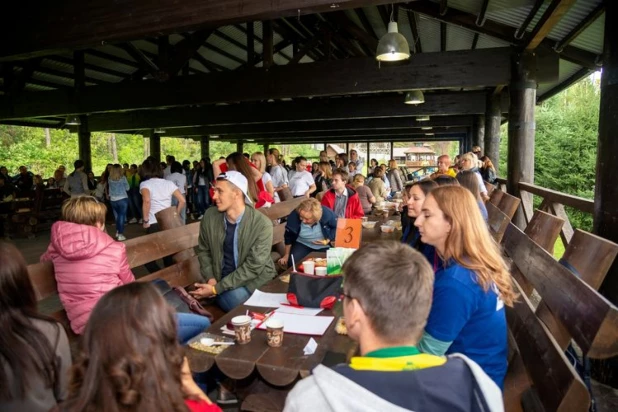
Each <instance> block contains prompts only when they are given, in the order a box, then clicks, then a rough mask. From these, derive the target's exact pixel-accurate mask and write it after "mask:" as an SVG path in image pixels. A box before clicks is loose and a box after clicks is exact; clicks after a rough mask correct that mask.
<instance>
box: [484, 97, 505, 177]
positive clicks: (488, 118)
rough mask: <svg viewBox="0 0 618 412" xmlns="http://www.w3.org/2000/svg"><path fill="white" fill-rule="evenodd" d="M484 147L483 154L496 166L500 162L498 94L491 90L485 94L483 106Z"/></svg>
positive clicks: (500, 118)
mask: <svg viewBox="0 0 618 412" xmlns="http://www.w3.org/2000/svg"><path fill="white" fill-rule="evenodd" d="M485 107H486V108H485V149H484V150H483V154H485V155H486V156H488V157H489V158H490V159H491V161H492V162H493V164H494V165H495V166H496V168H497V167H498V164H499V162H500V121H501V120H502V117H501V113H500V96H499V95H496V94H494V93H492V92H489V93H488V94H487V104H486V106H485Z"/></svg>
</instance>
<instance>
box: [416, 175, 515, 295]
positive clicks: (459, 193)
mask: <svg viewBox="0 0 618 412" xmlns="http://www.w3.org/2000/svg"><path fill="white" fill-rule="evenodd" d="M428 196H433V198H434V200H435V201H436V203H437V204H438V207H439V208H440V210H441V211H442V213H443V214H444V218H445V219H446V220H447V221H448V222H449V223H450V224H451V230H450V232H449V234H448V236H447V238H446V241H445V244H444V256H442V257H443V258H444V259H445V260H449V259H454V260H455V261H456V262H457V263H458V264H459V265H461V266H463V267H465V268H468V269H470V270H473V271H474V272H475V273H476V275H477V278H478V282H479V284H480V285H481V287H482V288H483V290H485V291H487V290H488V289H489V287H490V286H491V285H492V284H495V285H496V287H497V288H498V292H499V293H500V298H501V299H502V301H503V302H504V303H505V304H506V305H508V306H513V302H514V301H515V299H516V298H517V294H516V293H515V291H514V289H513V283H512V281H511V274H510V273H509V269H508V266H507V265H506V262H505V261H504V259H503V258H502V254H501V252H500V248H499V246H498V244H497V243H496V242H495V241H494V240H493V239H492V238H491V236H490V234H489V230H487V224H486V223H485V221H484V220H483V217H482V216H481V212H480V210H479V206H478V204H477V202H476V200H474V196H472V193H470V191H469V190H468V189H466V188H464V187H458V186H442V187H438V188H435V189H433V190H432V191H431V192H430V193H429V195H428Z"/></svg>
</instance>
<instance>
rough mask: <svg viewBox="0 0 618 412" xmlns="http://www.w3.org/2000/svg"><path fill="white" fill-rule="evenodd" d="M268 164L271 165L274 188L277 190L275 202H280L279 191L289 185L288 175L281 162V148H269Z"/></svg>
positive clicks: (270, 171)
mask: <svg viewBox="0 0 618 412" xmlns="http://www.w3.org/2000/svg"><path fill="white" fill-rule="evenodd" d="M267 160H268V165H269V166H270V170H269V173H270V176H271V177H272V182H273V189H274V191H275V196H274V197H275V202H279V201H280V198H279V193H278V192H279V191H281V190H282V189H284V188H286V187H288V175H287V173H286V171H285V169H284V168H283V166H281V164H280V162H279V150H277V149H274V148H273V149H269V150H268V158H267Z"/></svg>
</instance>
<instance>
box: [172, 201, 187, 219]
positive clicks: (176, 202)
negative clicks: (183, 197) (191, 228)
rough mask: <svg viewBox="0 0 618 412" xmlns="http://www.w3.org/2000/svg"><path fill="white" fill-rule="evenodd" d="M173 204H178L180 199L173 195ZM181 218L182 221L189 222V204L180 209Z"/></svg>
mask: <svg viewBox="0 0 618 412" xmlns="http://www.w3.org/2000/svg"><path fill="white" fill-rule="evenodd" d="M172 206H178V200H176V198H175V197H172ZM180 219H182V223H186V222H187V206H186V205H185V207H183V208H182V210H181V211H180Z"/></svg>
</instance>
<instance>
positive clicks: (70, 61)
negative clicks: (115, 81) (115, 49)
mask: <svg viewBox="0 0 618 412" xmlns="http://www.w3.org/2000/svg"><path fill="white" fill-rule="evenodd" d="M45 59H46V60H50V61H54V62H58V63H63V64H70V65H71V66H73V65H74V64H75V62H74V61H73V59H71V58H69V57H64V56H47V57H45ZM84 66H85V67H86V69H88V70H92V71H94V72H99V73H104V74H107V75H110V76H114V77H120V78H125V77H127V76H128V74H127V73H123V72H120V71H118V70H113V69H108V68H106V67H101V66H97V65H96V64H92V63H84Z"/></svg>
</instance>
